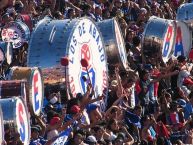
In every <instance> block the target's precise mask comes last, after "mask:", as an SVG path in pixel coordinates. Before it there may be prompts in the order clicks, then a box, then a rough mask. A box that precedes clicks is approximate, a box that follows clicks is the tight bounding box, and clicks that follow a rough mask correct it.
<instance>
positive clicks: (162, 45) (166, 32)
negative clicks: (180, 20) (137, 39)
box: [142, 16, 176, 62]
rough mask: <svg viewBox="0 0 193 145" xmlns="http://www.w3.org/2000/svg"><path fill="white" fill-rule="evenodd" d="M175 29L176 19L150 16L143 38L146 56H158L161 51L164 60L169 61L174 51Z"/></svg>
mask: <svg viewBox="0 0 193 145" xmlns="http://www.w3.org/2000/svg"><path fill="white" fill-rule="evenodd" d="M175 30H176V29H175V24H174V21H171V20H166V19H161V18H158V17H154V16H152V17H150V19H149V20H148V22H147V24H146V26H145V29H144V33H143V38H142V48H143V54H144V55H145V56H146V57H150V58H151V57H152V58H156V57H158V54H160V53H161V54H162V56H161V57H162V60H163V61H164V62H167V61H168V60H169V58H170V57H171V56H172V54H173V51H174V50H173V45H174V37H175V32H176V31H175ZM167 37H168V38H167ZM167 45H169V46H167Z"/></svg>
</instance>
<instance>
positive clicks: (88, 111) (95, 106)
mask: <svg viewBox="0 0 193 145" xmlns="http://www.w3.org/2000/svg"><path fill="white" fill-rule="evenodd" d="M97 108H98V105H96V104H88V105H87V106H86V110H87V113H88V114H89V113H90V112H91V111H93V110H96V109H97Z"/></svg>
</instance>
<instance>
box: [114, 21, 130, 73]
mask: <svg viewBox="0 0 193 145" xmlns="http://www.w3.org/2000/svg"><path fill="white" fill-rule="evenodd" d="M112 19H113V26H114V29H113V30H114V33H115V23H117V27H118V31H119V32H120V37H121V39H122V43H123V50H124V52H125V58H126V61H127V52H126V48H125V40H124V38H123V33H122V31H121V27H120V25H119V23H118V20H117V19H116V18H112ZM115 39H116V42H115V44H116V46H118V42H117V35H116V34H115ZM117 51H118V53H120V52H119V48H118V49H117ZM118 59H119V61H120V62H122V60H121V57H120V55H119V57H118ZM121 65H122V67H123V68H124V69H125V70H127V69H128V68H129V65H128V61H127V64H123V63H121ZM125 65H126V66H125Z"/></svg>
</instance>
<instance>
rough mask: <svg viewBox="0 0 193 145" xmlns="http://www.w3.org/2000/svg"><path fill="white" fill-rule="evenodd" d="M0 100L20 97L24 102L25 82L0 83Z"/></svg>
mask: <svg viewBox="0 0 193 145" xmlns="http://www.w3.org/2000/svg"><path fill="white" fill-rule="evenodd" d="M0 88H1V92H0V98H1V99H2V98H11V97H16V96H17V97H21V98H23V100H24V102H25V103H27V102H26V81H25V80H11V81H0Z"/></svg>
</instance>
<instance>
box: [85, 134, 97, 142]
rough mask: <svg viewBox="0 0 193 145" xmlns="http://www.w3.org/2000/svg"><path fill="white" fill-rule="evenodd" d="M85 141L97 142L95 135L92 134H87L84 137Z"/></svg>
mask: <svg viewBox="0 0 193 145" xmlns="http://www.w3.org/2000/svg"><path fill="white" fill-rule="evenodd" d="M86 141H87V142H88V143H97V140H96V137H95V136H93V135H90V136H88V137H87V138H86Z"/></svg>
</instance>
